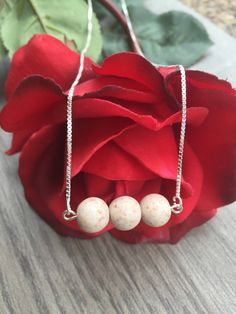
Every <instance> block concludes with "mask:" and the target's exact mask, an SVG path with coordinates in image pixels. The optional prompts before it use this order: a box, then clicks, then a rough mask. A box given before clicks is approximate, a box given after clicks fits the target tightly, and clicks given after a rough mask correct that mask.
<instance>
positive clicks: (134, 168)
mask: <svg viewBox="0 0 236 314" xmlns="http://www.w3.org/2000/svg"><path fill="white" fill-rule="evenodd" d="M83 171H85V172H88V173H93V174H95V175H99V176H101V177H103V178H106V179H107V180H146V179H152V178H155V177H156V175H155V174H154V173H153V172H151V171H149V170H148V169H147V168H146V167H145V166H144V165H142V164H140V163H139V162H138V161H137V160H136V159H135V158H133V157H132V156H130V155H129V154H127V152H125V151H124V150H122V149H121V148H120V147H119V146H117V145H116V144H115V143H114V142H109V143H108V144H106V145H105V146H103V147H102V148H100V149H99V150H98V151H97V152H96V153H95V154H94V155H93V156H92V157H91V158H90V160H89V161H88V162H87V163H86V164H85V165H84V167H83Z"/></svg>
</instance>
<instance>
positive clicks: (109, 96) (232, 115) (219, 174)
mask: <svg viewBox="0 0 236 314" xmlns="http://www.w3.org/2000/svg"><path fill="white" fill-rule="evenodd" d="M79 60H80V57H79V55H78V54H77V53H75V52H73V51H71V50H70V49H69V48H68V47H66V46H65V45H64V44H62V43H61V42H60V41H58V40H56V39H55V38H53V37H51V36H48V35H37V36H34V37H33V38H32V39H31V40H30V42H29V43H28V44H27V45H25V46H24V47H22V48H20V49H19V50H18V51H17V52H16V53H15V55H14V57H13V60H12V64H11V68H10V72H9V76H8V79H7V83H6V96H7V104H6V106H5V107H4V108H3V110H2V112H1V115H0V123H1V126H2V128H3V129H5V130H6V131H9V132H12V133H13V141H12V147H11V149H10V150H9V151H8V153H9V154H13V153H16V152H18V151H20V152H21V155H20V164H19V173H20V177H21V180H22V183H23V185H24V189H25V194H26V198H27V199H28V201H29V203H30V204H31V205H32V207H33V208H34V209H35V210H36V211H37V212H38V213H39V215H40V216H41V217H42V218H43V219H45V220H46V221H47V222H48V223H49V224H50V225H51V226H52V227H53V228H54V229H55V230H56V231H57V232H58V233H60V234H63V235H70V236H76V237H81V238H91V237H94V236H98V235H99V234H101V233H103V232H105V231H110V233H111V234H112V235H113V236H115V237H117V238H119V239H121V240H124V241H127V242H130V243H138V242H145V241H154V242H171V243H175V242H177V241H178V240H179V239H180V238H181V237H182V236H183V235H184V234H185V233H186V232H187V231H188V230H190V229H191V228H193V227H195V226H197V225H200V224H202V223H203V222H205V221H207V220H208V219H210V218H211V217H212V216H213V215H214V214H215V213H216V208H217V207H219V206H223V205H226V204H228V203H230V202H233V201H234V200H235V196H236V184H235V181H236V172H235V169H236V138H235V134H236V92H235V90H234V89H232V87H231V86H230V84H229V83H227V82H225V81H222V80H219V79H217V78H216V77H215V76H213V75H210V74H207V73H203V72H199V71H187V98H188V111H187V119H188V123H187V130H186V132H187V133H186V143H185V152H184V165H183V182H182V193H183V194H182V195H183V204H184V211H183V212H182V213H181V214H179V215H172V218H171V219H170V221H169V222H168V224H166V225H165V226H163V227H159V228H153V227H149V226H147V225H145V224H144V223H142V222H141V223H140V224H139V225H138V226H137V227H136V228H135V229H133V230H131V231H118V230H115V229H114V228H113V226H112V225H111V223H110V224H109V225H108V226H107V227H106V228H105V229H104V230H103V231H102V232H99V233H94V234H87V233H85V232H83V231H81V230H80V229H79V226H78V225H77V223H76V222H75V221H73V222H66V221H64V220H63V218H62V212H63V211H64V210H65V208H66V204H65V177H64V168H65V147H66V145H65V136H66V125H65V120H66V100H67V92H68V89H69V87H70V85H71V83H72V81H73V80H74V77H75V75H76V72H77V69H78V64H79ZM175 70H176V69H172V70H171V71H169V70H168V71H167V70H166V69H164V68H163V69H160V70H159V71H158V70H157V69H156V68H155V67H153V66H152V65H151V64H150V63H149V62H148V61H147V60H145V59H144V58H143V57H141V56H139V55H136V54H134V53H119V54H116V55H113V56H111V57H109V58H107V59H106V60H105V61H104V63H103V64H102V65H101V66H98V65H95V64H94V63H92V61H91V60H90V59H88V58H87V59H86V66H85V71H84V74H83V78H82V82H81V83H80V84H79V85H78V86H77V88H76V90H75V96H74V103H73V117H74V132H73V136H74V138H73V148H74V150H73V165H72V176H73V179H72V207H73V208H74V209H75V208H76V206H77V204H78V203H79V202H80V201H81V200H82V199H84V198H86V197H88V196H98V197H101V198H103V199H104V200H105V201H107V202H108V203H109V202H110V201H111V200H112V199H113V198H115V197H117V196H120V195H124V194H126V195H131V196H133V197H135V198H136V199H137V200H140V199H141V198H142V197H143V196H144V195H146V194H148V193H153V192H156V193H161V194H163V195H164V196H166V197H167V198H168V199H169V201H171V200H172V196H173V195H174V194H175V178H176V168H177V149H178V143H179V126H180V121H181V106H180V98H181V86H180V75H179V72H178V71H175Z"/></svg>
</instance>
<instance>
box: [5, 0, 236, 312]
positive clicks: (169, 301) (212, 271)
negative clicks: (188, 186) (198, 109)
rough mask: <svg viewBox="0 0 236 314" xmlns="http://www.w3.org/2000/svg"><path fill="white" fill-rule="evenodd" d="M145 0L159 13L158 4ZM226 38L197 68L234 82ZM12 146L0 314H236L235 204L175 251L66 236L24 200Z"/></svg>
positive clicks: (7, 163)
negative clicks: (225, 59) (212, 71)
mask: <svg viewBox="0 0 236 314" xmlns="http://www.w3.org/2000/svg"><path fill="white" fill-rule="evenodd" d="M146 3H147V5H149V7H150V6H151V3H152V8H153V9H154V8H155V10H156V11H157V10H158V9H159V1H158V2H155V1H154V0H152V1H147V2H146ZM171 3H172V4H173V3H174V5H175V6H177V7H178V4H176V2H173V1H170V2H168V1H165V5H166V7H165V8H167V7H168V5H169V4H171ZM181 8H182V6H181ZM162 9H163V10H164V5H163V4H162ZM204 22H206V23H208V22H207V21H205V19H204ZM209 25H210V26H209ZM209 25H208V26H209V30H210V31H211V32H213V33H214V32H215V31H216V29H215V27H214V26H212V25H211V24H209ZM217 30H218V29H217ZM219 32H221V31H219ZM220 36H222V38H224V40H225V48H224V49H225V50H224V49H223V48H222V50H221V51H220V52H219V53H218V52H217V53H216V51H215V50H214V49H216V48H212V51H211V52H210V53H209V62H207V63H206V61H205V60H202V63H199V67H201V64H203V65H202V67H203V68H204V69H207V70H209V71H210V70H211V67H212V66H211V62H213V61H210V60H212V58H213V59H214V64H213V68H214V69H215V70H217V71H218V74H220V73H222V75H228V76H230V79H231V80H234V82H236V74H235V73H233V71H232V72H229V71H228V67H229V65H228V64H227V63H226V62H225V63H224V64H220V63H221V60H223V59H224V58H223V56H224V55H225V54H227V56H229V51H231V52H232V55H231V57H232V58H231V59H232V62H234V61H233V60H234V56H235V55H236V54H234V52H235V50H236V42H235V40H234V41H232V39H231V38H229V36H228V35H226V34H224V33H222V34H221V35H219V37H220ZM216 37H217V36H216ZM216 39H217V38H216ZM222 40H223V39H222ZM227 42H228V44H227ZM217 45H220V43H218V42H217ZM217 47H218V46H217ZM229 47H230V49H229ZM231 48H232V49H231ZM226 50H227V51H226ZM231 59H230V58H228V60H231ZM219 64H220V66H219V67H218V65H219ZM232 64H233V63H232ZM8 142H9V137H8V136H6V134H5V133H4V132H2V131H1V132H0V151H1V153H0V178H1V180H0V185H1V188H0V214H1V219H0V282H1V298H0V313H3V314H8V313H10V314H15V313H17V314H21V313H22V314H28V313H33V314H37V313H42V314H47V313H50V314H58V313H86V314H87V313H88V314H90V313H91V314H92V313H93V314H94V313H96V314H99V313H107V314H113V313H122V314H126V313H135V314H139V313H140V314H145V313H161V314H165V313H167V314H170V313H171V314H172V313H174V314H175V313H178V314H182V313H183V314H186V313H188V314H189V313H191V314H194V313H196V314H201V313H210V314H211V313H212V314H213V313H214V314H222V313H227V314H235V313H236V266H235V265H236V247H235V239H236V228H235V223H236V214H235V203H234V204H231V205H230V206H227V207H224V208H221V209H219V211H218V214H217V216H216V217H215V218H214V219H212V220H211V221H209V222H208V223H206V224H205V225H203V226H201V227H199V228H196V229H194V230H192V231H191V232H190V233H189V234H188V235H187V236H186V237H185V238H184V239H183V240H182V241H181V242H179V243H178V244H177V245H174V246H173V245H166V244H165V245H155V244H140V245H128V244H125V243H123V242H119V241H117V240H115V239H113V238H112V237H111V236H110V235H109V234H105V235H102V236H101V237H99V238H96V239H93V240H80V239H71V238H63V237H60V236H59V235H57V234H56V233H55V232H54V231H53V230H52V229H51V228H50V227H49V226H48V225H47V224H46V223H45V222H43V221H42V220H41V219H40V218H39V217H38V216H37V215H36V214H35V213H34V211H32V210H31V209H30V207H29V205H28V204H27V202H26V201H25V199H24V196H23V190H22V186H21V184H20V181H19V178H18V176H17V175H16V174H17V163H18V161H17V159H18V158H17V156H14V157H8V156H5V155H4V154H3V153H2V152H3V151H4V150H5V149H6V148H7V147H8Z"/></svg>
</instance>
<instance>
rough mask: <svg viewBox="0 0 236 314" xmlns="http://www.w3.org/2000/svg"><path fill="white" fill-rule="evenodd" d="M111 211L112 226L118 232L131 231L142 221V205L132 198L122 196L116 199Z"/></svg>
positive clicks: (110, 207)
mask: <svg viewBox="0 0 236 314" xmlns="http://www.w3.org/2000/svg"><path fill="white" fill-rule="evenodd" d="M109 209H110V216H111V221H112V224H113V226H114V227H115V228H116V229H118V230H123V231H125V230H131V229H133V228H134V227H136V226H137V225H138V224H139V222H140V220H141V209H140V205H139V203H138V202H137V201H136V199H134V198H133V197H131V196H120V197H118V198H116V199H114V200H113V201H112V202H111V204H110V206H109Z"/></svg>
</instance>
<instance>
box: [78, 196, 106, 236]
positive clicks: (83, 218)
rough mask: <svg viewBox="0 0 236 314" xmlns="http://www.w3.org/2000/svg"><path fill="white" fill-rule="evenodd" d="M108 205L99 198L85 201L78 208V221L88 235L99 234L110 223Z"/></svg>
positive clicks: (90, 198)
mask: <svg viewBox="0 0 236 314" xmlns="http://www.w3.org/2000/svg"><path fill="white" fill-rule="evenodd" d="M109 218H110V217H109V208H108V205H107V204H106V203H105V202H104V201H103V200H102V199H101V198H98V197H89V198H86V199H85V200H83V201H82V202H81V203H80V204H79V206H78V208H77V220H78V224H79V226H80V228H81V229H82V230H83V231H85V232H88V233H94V232H99V231H101V230H102V229H104V228H105V227H106V226H107V224H108V223H109Z"/></svg>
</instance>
